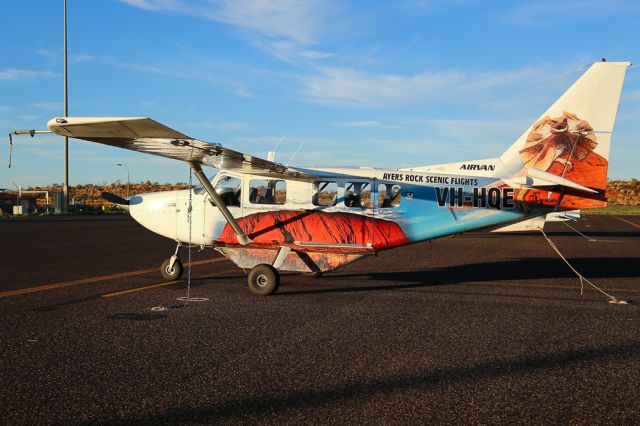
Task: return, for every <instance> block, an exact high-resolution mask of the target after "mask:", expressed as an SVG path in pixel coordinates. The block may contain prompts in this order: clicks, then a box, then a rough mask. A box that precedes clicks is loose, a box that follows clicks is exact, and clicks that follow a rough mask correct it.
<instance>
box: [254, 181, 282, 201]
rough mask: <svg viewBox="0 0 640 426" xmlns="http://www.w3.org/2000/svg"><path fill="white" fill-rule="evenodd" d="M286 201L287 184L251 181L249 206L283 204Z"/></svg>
mask: <svg viewBox="0 0 640 426" xmlns="http://www.w3.org/2000/svg"><path fill="white" fill-rule="evenodd" d="M285 201H287V182H285V181H283V180H275V179H251V181H250V182H249V202H250V203H251V204H284V203H285Z"/></svg>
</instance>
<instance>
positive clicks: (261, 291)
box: [247, 263, 280, 296]
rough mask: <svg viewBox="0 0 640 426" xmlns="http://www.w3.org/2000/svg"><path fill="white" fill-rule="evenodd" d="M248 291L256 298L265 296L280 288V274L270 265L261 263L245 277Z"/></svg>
mask: <svg viewBox="0 0 640 426" xmlns="http://www.w3.org/2000/svg"><path fill="white" fill-rule="evenodd" d="M247 283H248V284H249V290H251V292H252V293H253V294H257V295H258V296H267V295H269V294H271V293H274V292H275V291H276V290H278V287H279V286H280V274H279V273H278V270H277V269H276V268H274V267H273V266H271V265H268V264H266V263H261V264H259V265H256V266H254V267H253V269H251V271H250V272H249V276H248V277H247Z"/></svg>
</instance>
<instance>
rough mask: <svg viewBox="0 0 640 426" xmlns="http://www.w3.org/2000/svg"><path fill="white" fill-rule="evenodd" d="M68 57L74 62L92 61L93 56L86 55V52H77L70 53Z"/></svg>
mask: <svg viewBox="0 0 640 426" xmlns="http://www.w3.org/2000/svg"><path fill="white" fill-rule="evenodd" d="M69 59H71V60H72V61H75V62H89V61H93V60H94V59H95V57H93V56H91V55H87V54H86V53H77V54H75V55H70V56H69Z"/></svg>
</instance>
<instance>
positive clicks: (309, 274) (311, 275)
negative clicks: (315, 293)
mask: <svg viewBox="0 0 640 426" xmlns="http://www.w3.org/2000/svg"><path fill="white" fill-rule="evenodd" d="M303 274H304V276H305V277H309V278H320V277H321V276H322V272H321V271H316V272H303Z"/></svg>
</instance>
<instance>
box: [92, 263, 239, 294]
mask: <svg viewBox="0 0 640 426" xmlns="http://www.w3.org/2000/svg"><path fill="white" fill-rule="evenodd" d="M231 271H232V270H231V269H228V270H226V271H221V272H216V273H214V274H209V275H204V276H202V277H196V278H197V279H199V280H202V279H207V278H211V277H215V276H217V275H222V274H224V273H227V272H231ZM181 282H185V281H184V280H177V281H167V282H164V283H158V284H151V285H145V286H142V287H135V288H130V289H128V290H122V291H116V292H114V293H106V294H103V295H102V296H100V297H104V298H105V299H108V298H110V297H115V296H121V295H123V294H129V293H135V292H138V291H144V290H150V289H154V288H158V287H166V286H169V285H174V284H178V283H181Z"/></svg>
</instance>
